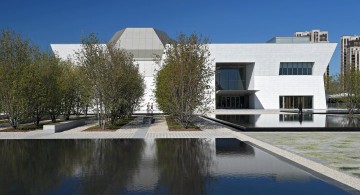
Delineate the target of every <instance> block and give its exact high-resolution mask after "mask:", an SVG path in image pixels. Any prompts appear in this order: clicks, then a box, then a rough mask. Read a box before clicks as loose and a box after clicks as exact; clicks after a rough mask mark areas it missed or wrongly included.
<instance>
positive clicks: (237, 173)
mask: <svg viewBox="0 0 360 195" xmlns="http://www.w3.org/2000/svg"><path fill="white" fill-rule="evenodd" d="M350 192H352V193H354V191H351V190H350V191H349V189H346V190H345V189H343V188H342V187H337V186H335V185H332V184H329V183H326V182H325V181H323V180H322V179H319V178H316V177H314V176H313V175H311V174H309V173H307V172H305V171H303V170H301V169H299V168H297V167H294V166H292V165H290V164H289V163H286V162H284V161H282V160H279V159H278V158H276V157H274V156H272V155H269V154H268V153H266V152H264V151H262V150H260V149H257V148H255V147H253V146H251V145H248V144H246V143H244V142H241V141H239V140H237V139H155V140H136V139H131V140H2V141H0V194H154V193H155V194H277V195H281V194H328V195H331V194H349V193H350ZM355 193H356V192H355Z"/></svg>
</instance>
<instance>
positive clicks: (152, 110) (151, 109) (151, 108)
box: [150, 103, 154, 114]
mask: <svg viewBox="0 0 360 195" xmlns="http://www.w3.org/2000/svg"><path fill="white" fill-rule="evenodd" d="M150 111H151V114H153V112H154V107H153V103H151V106H150Z"/></svg>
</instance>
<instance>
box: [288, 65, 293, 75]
mask: <svg viewBox="0 0 360 195" xmlns="http://www.w3.org/2000/svg"><path fill="white" fill-rule="evenodd" d="M292 74H293V73H292V64H291V63H289V64H288V75H292Z"/></svg>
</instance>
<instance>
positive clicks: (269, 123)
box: [212, 113, 360, 128]
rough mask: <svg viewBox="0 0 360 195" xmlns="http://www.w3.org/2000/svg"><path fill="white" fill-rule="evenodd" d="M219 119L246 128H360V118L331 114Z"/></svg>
mask: <svg viewBox="0 0 360 195" xmlns="http://www.w3.org/2000/svg"><path fill="white" fill-rule="evenodd" d="M212 117H215V118H217V119H220V120H223V121H227V122H230V123H234V124H237V125H241V126H245V127H321V128H326V127H342V128H347V127H352V128H354V127H356V128H360V118H358V117H349V116H348V115H329V114H327V115H326V114H312V113H304V114H303V115H299V114H253V115H236V114H234V115H215V116H212Z"/></svg>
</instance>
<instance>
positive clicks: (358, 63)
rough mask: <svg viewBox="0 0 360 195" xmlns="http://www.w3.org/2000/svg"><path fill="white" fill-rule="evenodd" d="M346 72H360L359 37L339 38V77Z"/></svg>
mask: <svg viewBox="0 0 360 195" xmlns="http://www.w3.org/2000/svg"><path fill="white" fill-rule="evenodd" d="M346 70H356V71H360V36H355V35H354V36H342V37H341V75H344V74H345V71H346Z"/></svg>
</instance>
